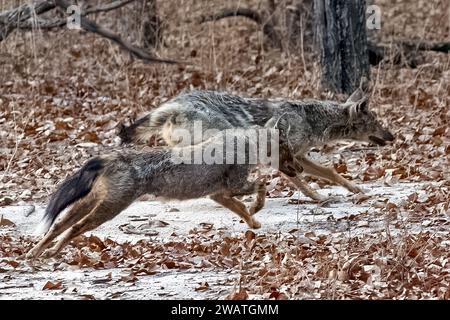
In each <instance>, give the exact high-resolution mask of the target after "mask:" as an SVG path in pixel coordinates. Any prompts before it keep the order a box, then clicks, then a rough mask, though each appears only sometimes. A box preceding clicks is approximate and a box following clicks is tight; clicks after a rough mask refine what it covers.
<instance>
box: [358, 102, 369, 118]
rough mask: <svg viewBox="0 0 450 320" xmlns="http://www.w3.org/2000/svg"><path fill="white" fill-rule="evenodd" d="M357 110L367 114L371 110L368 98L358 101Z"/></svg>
mask: <svg viewBox="0 0 450 320" xmlns="http://www.w3.org/2000/svg"><path fill="white" fill-rule="evenodd" d="M356 112H357V113H365V114H367V113H368V112H369V103H368V101H367V98H363V99H361V100H360V101H358V102H357V103H356Z"/></svg>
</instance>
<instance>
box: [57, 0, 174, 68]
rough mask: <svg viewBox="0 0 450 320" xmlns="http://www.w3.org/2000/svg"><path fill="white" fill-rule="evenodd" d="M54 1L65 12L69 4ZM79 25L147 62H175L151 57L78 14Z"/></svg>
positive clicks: (58, 0)
mask: <svg viewBox="0 0 450 320" xmlns="http://www.w3.org/2000/svg"><path fill="white" fill-rule="evenodd" d="M55 3H56V5H57V6H58V7H60V8H61V9H63V10H64V12H67V8H68V7H69V6H70V4H69V3H67V1H64V0H55ZM80 26H81V28H83V29H84V30H86V31H89V32H92V33H96V34H99V35H101V36H103V37H105V38H108V39H110V40H111V41H113V42H115V43H117V44H118V45H119V46H121V47H122V48H123V49H125V50H127V51H128V52H130V53H131V54H132V55H133V56H135V57H136V58H139V59H141V60H144V61H147V62H159V63H169V64H175V63H177V62H176V61H174V60H166V59H158V58H155V57H153V56H152V55H151V54H150V53H148V52H146V51H145V50H143V49H141V48H138V47H135V46H133V45H132V44H131V43H129V42H128V41H125V40H123V39H122V38H120V37H119V36H118V35H116V34H114V33H112V32H111V31H109V30H107V29H105V28H103V27H102V26H100V25H98V24H97V23H95V22H94V21H91V20H89V19H87V18H86V17H83V16H80Z"/></svg>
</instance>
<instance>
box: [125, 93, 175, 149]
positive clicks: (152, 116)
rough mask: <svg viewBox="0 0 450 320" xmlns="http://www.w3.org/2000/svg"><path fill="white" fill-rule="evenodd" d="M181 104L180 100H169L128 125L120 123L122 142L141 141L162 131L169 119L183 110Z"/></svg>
mask: <svg viewBox="0 0 450 320" xmlns="http://www.w3.org/2000/svg"><path fill="white" fill-rule="evenodd" d="M180 106H181V105H180V104H179V103H178V102H175V101H169V102H166V103H165V104H163V105H161V106H160V107H158V108H156V109H155V110H153V111H152V112H150V113H149V114H148V115H146V116H144V117H142V118H140V119H138V120H136V121H135V122H133V123H132V124H131V125H130V126H128V127H127V126H125V125H124V124H120V127H119V133H118V135H119V137H120V139H121V140H122V143H139V142H141V141H146V140H148V139H149V138H150V137H151V136H153V135H155V134H157V133H158V132H160V130H161V128H162V127H163V126H164V124H165V123H166V122H167V121H168V120H169V119H171V118H173V117H174V116H176V115H177V114H179V113H180V112H182V111H181V108H180Z"/></svg>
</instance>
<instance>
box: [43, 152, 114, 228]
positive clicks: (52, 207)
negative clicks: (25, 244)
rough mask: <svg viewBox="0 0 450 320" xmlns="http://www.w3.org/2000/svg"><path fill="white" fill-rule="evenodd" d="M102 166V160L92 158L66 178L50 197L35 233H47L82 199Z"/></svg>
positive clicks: (103, 162) (103, 161)
mask: <svg viewBox="0 0 450 320" xmlns="http://www.w3.org/2000/svg"><path fill="white" fill-rule="evenodd" d="M104 165H105V160H104V159H102V158H99V157H97V158H93V159H91V160H89V161H88V162H87V163H86V164H85V165H84V166H83V167H82V168H81V169H80V170H79V171H77V172H76V173H75V174H73V175H72V176H70V177H69V178H67V179H66V180H65V181H64V182H63V183H62V184H61V185H60V186H59V187H58V189H57V190H56V191H55V193H54V194H53V195H52V196H51V198H50V202H49V204H48V206H47V209H46V210H45V214H44V217H43V219H42V222H41V225H40V226H39V228H38V231H37V232H36V233H45V232H47V231H48V230H49V229H50V227H51V226H52V224H53V223H54V222H55V220H56V218H57V217H58V216H59V214H60V213H61V212H62V211H63V210H64V209H65V208H67V207H68V206H70V205H71V204H73V203H74V202H75V201H77V200H80V199H82V198H84V197H85V196H86V195H87V194H88V193H89V192H90V191H91V189H92V185H93V184H94V182H95V180H96V179H97V177H98V176H99V174H100V173H101V172H102V170H103V168H104Z"/></svg>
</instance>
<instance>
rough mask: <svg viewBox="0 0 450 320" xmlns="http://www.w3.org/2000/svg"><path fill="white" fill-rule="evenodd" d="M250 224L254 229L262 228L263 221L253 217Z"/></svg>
mask: <svg viewBox="0 0 450 320" xmlns="http://www.w3.org/2000/svg"><path fill="white" fill-rule="evenodd" d="M248 226H249V227H250V228H252V229H259V228H261V223H259V221H257V220H255V219H252V221H250V223H249V225H248Z"/></svg>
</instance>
